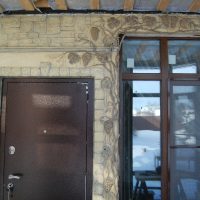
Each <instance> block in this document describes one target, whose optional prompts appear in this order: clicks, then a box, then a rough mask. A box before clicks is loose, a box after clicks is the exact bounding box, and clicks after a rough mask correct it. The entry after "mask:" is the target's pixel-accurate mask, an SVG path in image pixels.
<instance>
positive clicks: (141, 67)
mask: <svg viewBox="0 0 200 200" xmlns="http://www.w3.org/2000/svg"><path fill="white" fill-rule="evenodd" d="M122 49H123V53H122V63H121V64H122V68H123V71H124V72H134V73H160V42H159V41H157V40H124V42H123V48H122Z"/></svg>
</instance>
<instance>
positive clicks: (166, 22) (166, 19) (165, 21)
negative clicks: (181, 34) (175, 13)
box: [160, 15, 170, 28]
mask: <svg viewBox="0 0 200 200" xmlns="http://www.w3.org/2000/svg"><path fill="white" fill-rule="evenodd" d="M160 19H161V23H162V25H164V26H165V27H166V28H169V27H170V20H169V16H167V15H163V16H160Z"/></svg>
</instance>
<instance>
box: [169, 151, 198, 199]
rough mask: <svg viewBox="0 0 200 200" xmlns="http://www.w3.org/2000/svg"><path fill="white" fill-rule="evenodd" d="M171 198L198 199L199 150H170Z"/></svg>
mask: <svg viewBox="0 0 200 200" xmlns="http://www.w3.org/2000/svg"><path fill="white" fill-rule="evenodd" d="M171 157H172V158H171V159H172V160H171V184H170V185H171V188H173V189H171V199H185V200H197V199H200V181H199V180H200V177H199V174H200V162H199V157H200V150H199V149H187V148H181V149H173V150H171Z"/></svg>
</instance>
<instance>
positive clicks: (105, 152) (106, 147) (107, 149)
mask: <svg viewBox="0 0 200 200" xmlns="http://www.w3.org/2000/svg"><path fill="white" fill-rule="evenodd" d="M110 156H111V149H110V146H109V145H104V147H103V151H102V157H103V158H104V159H105V160H107V159H108V158H109V157H110Z"/></svg>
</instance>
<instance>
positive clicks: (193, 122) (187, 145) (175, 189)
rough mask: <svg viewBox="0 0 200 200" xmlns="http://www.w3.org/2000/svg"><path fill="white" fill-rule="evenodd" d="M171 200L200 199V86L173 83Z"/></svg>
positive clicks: (178, 82) (193, 82) (191, 83)
mask: <svg viewBox="0 0 200 200" xmlns="http://www.w3.org/2000/svg"><path fill="white" fill-rule="evenodd" d="M170 124H171V125H170V145H169V147H170V199H171V200H173V199H181V200H197V199H200V83H199V82H197V81H196V82H195V81H172V82H171V97H170Z"/></svg>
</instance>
